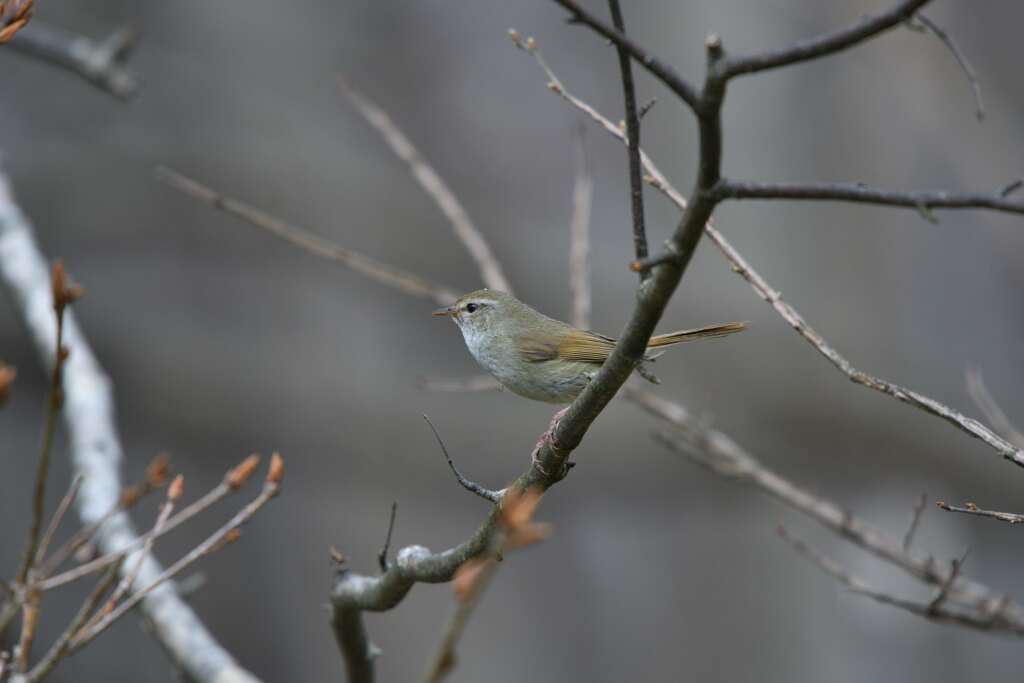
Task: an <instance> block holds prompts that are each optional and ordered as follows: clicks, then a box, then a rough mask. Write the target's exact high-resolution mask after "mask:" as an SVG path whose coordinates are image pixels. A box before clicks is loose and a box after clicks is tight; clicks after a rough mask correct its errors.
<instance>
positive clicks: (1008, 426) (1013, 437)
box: [967, 369, 1024, 448]
mask: <svg viewBox="0 0 1024 683" xmlns="http://www.w3.org/2000/svg"><path fill="white" fill-rule="evenodd" d="M967 393H968V394H970V396H971V399H972V400H973V401H974V404H975V405H976V406H978V409H979V410H981V413H982V415H984V416H985V419H986V420H988V421H989V422H991V423H992V428H993V429H995V430H996V432H998V433H999V434H1001V435H1003V436H1004V437H1006V439H1007V440H1009V441H1010V442H1012V443H1013V445H1015V446H1017V448H1024V433H1022V432H1021V431H1020V430H1019V429H1017V427H1016V426H1014V424H1013V421H1012V420H1011V419H1010V418H1009V417H1007V416H1006V413H1005V412H1004V411H1003V409H1002V407H1000V405H999V403H998V402H997V401H996V400H995V398H993V397H992V394H991V393H989V390H988V387H987V386H986V385H985V379H984V377H982V375H981V370H978V369H969V370H968V371H967Z"/></svg>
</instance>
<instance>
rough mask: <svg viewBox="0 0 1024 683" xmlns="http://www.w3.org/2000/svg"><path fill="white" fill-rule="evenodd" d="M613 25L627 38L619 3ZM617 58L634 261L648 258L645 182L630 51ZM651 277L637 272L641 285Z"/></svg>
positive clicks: (611, 3)
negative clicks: (622, 109) (624, 115)
mask: <svg viewBox="0 0 1024 683" xmlns="http://www.w3.org/2000/svg"><path fill="white" fill-rule="evenodd" d="M608 9H609V10H610V11H611V15H612V24H613V25H614V26H615V30H616V31H618V32H619V33H620V34H621V35H623V36H624V35H626V25H625V22H624V20H623V17H622V8H621V7H619V0H608ZM615 49H616V52H618V55H619V73H620V74H621V77H622V99H623V102H624V103H625V112H626V117H625V118H626V139H627V140H628V143H627V145H626V156H627V157H628V159H629V198H630V207H631V209H632V215H633V250H634V252H635V253H636V260H637V261H641V260H643V259H645V258H647V230H646V227H645V226H644V181H643V170H642V168H641V164H640V116H639V115H638V114H637V109H636V87H635V86H634V84H633V64H632V61H631V59H630V56H629V51H628V50H626V48H624V47H622V46H621V45H616V46H615ZM648 277H650V273H649V272H647V271H640V281H641V282H643V281H644V280H646V279H647V278H648Z"/></svg>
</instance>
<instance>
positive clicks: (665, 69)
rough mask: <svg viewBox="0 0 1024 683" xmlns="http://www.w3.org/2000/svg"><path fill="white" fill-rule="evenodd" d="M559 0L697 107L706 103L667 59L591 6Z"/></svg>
mask: <svg viewBox="0 0 1024 683" xmlns="http://www.w3.org/2000/svg"><path fill="white" fill-rule="evenodd" d="M555 2H556V3H557V4H559V5H561V6H562V7H564V8H565V9H566V10H568V11H569V13H570V14H571V15H572V19H571V21H572V22H574V23H579V24H585V25H586V26H589V27H590V28H591V29H593V30H594V31H595V32H596V33H597V34H599V35H601V36H604V37H605V38H607V39H608V40H610V41H611V42H612V43H614V44H615V46H616V47H618V48H621V49H623V50H625V51H626V52H628V53H629V55H630V56H631V57H632V58H633V59H635V60H636V61H637V62H638V63H639V64H640V65H641V66H642V67H643V68H645V69H647V71H649V72H650V73H651V74H652V75H654V77H655V78H657V79H658V80H660V81H661V82H662V83H664V84H665V85H666V86H667V87H668V89H669V90H671V91H672V92H674V93H675V94H676V95H677V96H678V97H679V99H681V100H682V101H683V102H685V103H686V104H688V105H689V106H690V108H691V109H693V110H694V111H697V110H699V109H700V108H701V107H702V106H703V103H702V102H701V101H700V100H701V95H700V94H699V93H698V91H697V89H696V88H694V87H693V86H692V85H690V84H689V83H688V82H687V81H686V80H685V79H684V78H683V77H682V76H680V75H679V74H678V73H676V71H675V69H673V68H672V67H670V66H668V65H667V64H665V63H663V62H662V61H661V60H659V59H658V58H657V57H655V56H654V55H652V54H650V53H649V52H648V51H647V50H646V49H645V48H644V47H642V46H641V45H640V44H639V43H636V42H634V41H633V40H631V39H630V38H627V37H626V36H625V35H624V34H623V33H622V32H621V31H617V30H616V29H615V28H614V27H612V26H609V25H608V24H606V23H604V22H603V21H601V20H600V19H598V18H597V17H595V16H594V15H593V14H591V13H590V12H588V11H587V10H585V9H583V8H582V7H580V5H579V4H578V3H576V2H575V1H574V0H555Z"/></svg>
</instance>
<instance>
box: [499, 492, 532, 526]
mask: <svg viewBox="0 0 1024 683" xmlns="http://www.w3.org/2000/svg"><path fill="white" fill-rule="evenodd" d="M540 497H541V491H540V489H538V488H531V489H527V490H526V491H520V490H518V489H512V490H511V491H509V492H508V493H506V494H505V496H504V498H503V499H502V501H501V508H502V509H501V525H502V526H504V527H505V529H507V530H509V531H514V530H515V529H517V528H519V527H521V526H523V525H524V524H527V523H529V522H530V521H531V520H532V519H533V512H534V510H536V509H537V503H539V502H540Z"/></svg>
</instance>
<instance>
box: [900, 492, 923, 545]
mask: <svg viewBox="0 0 1024 683" xmlns="http://www.w3.org/2000/svg"><path fill="white" fill-rule="evenodd" d="M927 505H928V495H927V494H925V493H922V494H921V498H920V499H919V500H918V501H917V504H916V505H914V515H913V516H912V517H911V518H910V528H908V529H907V533H906V534H905V535H904V536H903V549H904V550H910V546H911V544H912V543H913V542H914V534H916V533H917V527H918V526H920V525H921V516H922V515H924V509H925V506H927Z"/></svg>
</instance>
